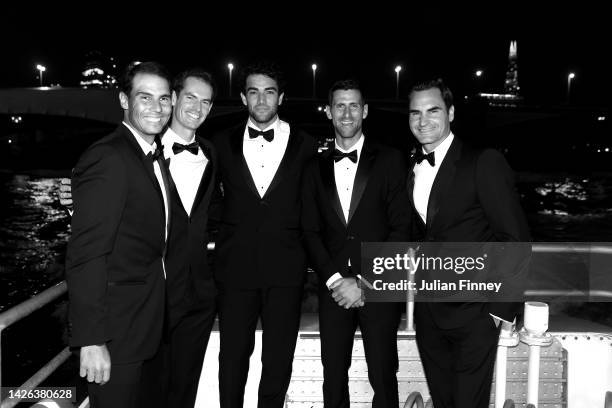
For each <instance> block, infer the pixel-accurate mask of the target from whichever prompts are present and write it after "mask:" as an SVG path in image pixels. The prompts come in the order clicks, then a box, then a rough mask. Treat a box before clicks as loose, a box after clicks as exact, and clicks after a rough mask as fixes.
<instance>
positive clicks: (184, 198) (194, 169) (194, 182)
mask: <svg viewBox="0 0 612 408" xmlns="http://www.w3.org/2000/svg"><path fill="white" fill-rule="evenodd" d="M194 141H195V134H194V135H193V137H192V138H191V140H190V141H189V142H185V140H184V139H182V138H181V137H180V136H179V135H177V134H176V133H175V132H174V131H173V130H172V129H171V128H168V130H166V133H164V136H163V137H162V145H163V146H164V158H166V159H170V166H169V168H170V174H171V175H172V180H173V181H174V185H176V190H177V191H178V194H179V197H180V199H181V203H183V208H185V211H187V215H191V209H192V208H193V202H194V200H195V196H196V193H197V192H198V187H199V186H200V182H201V181H202V176H203V175H204V171H205V170H206V166H207V165H208V159H207V158H206V156H204V152H202V149H201V148H200V147H199V146H198V154H193V153H191V152H189V151H187V150H183V151H182V152H180V153H179V154H174V151H173V150H172V146H173V145H174V143H179V144H182V145H186V144H190V143H193V142H194Z"/></svg>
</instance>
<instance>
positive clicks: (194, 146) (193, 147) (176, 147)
mask: <svg viewBox="0 0 612 408" xmlns="http://www.w3.org/2000/svg"><path fill="white" fill-rule="evenodd" d="M198 148H199V146H198V142H193V143H189V144H187V145H184V144H180V143H176V142H175V143H174V144H173V145H172V151H173V152H174V154H179V153H180V152H182V151H183V150H187V151H188V152H189V153H191V154H195V155H197V154H198Z"/></svg>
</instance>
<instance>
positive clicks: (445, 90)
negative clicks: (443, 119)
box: [408, 78, 453, 111]
mask: <svg viewBox="0 0 612 408" xmlns="http://www.w3.org/2000/svg"><path fill="white" fill-rule="evenodd" d="M433 88H437V89H439V90H440V93H441V94H442V99H443V100H444V105H446V110H447V111H448V110H449V109H450V108H451V106H453V93H452V92H451V90H450V88H449V87H448V86H446V84H445V83H444V81H443V80H442V78H435V79H427V80H424V81H419V82H416V83H415V84H414V85H412V87H411V88H410V93H409V94H408V99H411V97H412V94H413V93H414V92H420V91H426V90H428V89H433Z"/></svg>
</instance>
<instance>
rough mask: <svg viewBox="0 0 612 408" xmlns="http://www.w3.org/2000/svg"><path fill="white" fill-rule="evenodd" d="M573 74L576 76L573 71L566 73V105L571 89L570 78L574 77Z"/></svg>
mask: <svg viewBox="0 0 612 408" xmlns="http://www.w3.org/2000/svg"><path fill="white" fill-rule="evenodd" d="M575 76H576V74H574V73H573V72H570V73H569V74H568V75H567V104H568V105H569V103H570V90H571V86H572V79H574V77H575Z"/></svg>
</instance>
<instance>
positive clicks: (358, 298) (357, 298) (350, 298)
mask: <svg viewBox="0 0 612 408" xmlns="http://www.w3.org/2000/svg"><path fill="white" fill-rule="evenodd" d="M331 289H332V291H333V292H332V298H334V300H335V301H336V303H338V305H339V306H341V307H343V308H345V309H349V308H351V307H361V306H363V305H364V302H363V299H362V292H361V288H360V287H359V286H358V285H357V281H356V280H355V278H342V279H338V280H337V281H335V282H334V283H333V284H332V285H331Z"/></svg>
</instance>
